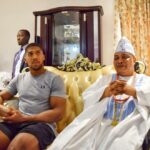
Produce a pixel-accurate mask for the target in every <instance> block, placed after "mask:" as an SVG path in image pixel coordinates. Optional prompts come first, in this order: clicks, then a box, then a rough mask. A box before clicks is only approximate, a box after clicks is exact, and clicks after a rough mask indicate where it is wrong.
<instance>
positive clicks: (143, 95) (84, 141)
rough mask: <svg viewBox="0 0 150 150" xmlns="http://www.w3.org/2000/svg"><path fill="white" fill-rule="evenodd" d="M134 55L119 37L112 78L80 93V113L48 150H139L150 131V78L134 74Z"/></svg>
mask: <svg viewBox="0 0 150 150" xmlns="http://www.w3.org/2000/svg"><path fill="white" fill-rule="evenodd" d="M135 61H136V58H135V52H134V49H133V47H132V45H131V43H130V42H129V41H128V40H127V39H126V38H125V37H123V38H122V39H121V40H120V41H119V43H118V46H117V49H116V51H115V53H114V60H113V64H114V67H115V70H116V74H112V75H108V76H104V77H100V78H99V79H98V80H97V81H96V82H95V83H94V84H93V85H92V86H91V87H89V88H88V89H87V90H85V92H84V93H83V99H84V110H83V112H82V113H81V114H80V115H79V116H78V117H77V118H76V119H75V120H74V121H73V122H72V123H71V124H70V125H69V126H68V127H66V128H65V129H64V130H63V131H62V132H61V133H60V134H59V135H58V137H57V138H56V139H55V140H54V142H53V144H52V145H51V146H50V147H49V148H48V150H139V149H141V146H142V143H143V140H144V137H145V135H146V133H147V132H148V129H149V128H150V117H149V115H150V114H149V112H150V99H149V98H150V77H148V76H146V75H144V74H136V73H135V71H134V64H135Z"/></svg>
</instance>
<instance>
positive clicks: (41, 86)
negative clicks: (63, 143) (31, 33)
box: [0, 43, 66, 150]
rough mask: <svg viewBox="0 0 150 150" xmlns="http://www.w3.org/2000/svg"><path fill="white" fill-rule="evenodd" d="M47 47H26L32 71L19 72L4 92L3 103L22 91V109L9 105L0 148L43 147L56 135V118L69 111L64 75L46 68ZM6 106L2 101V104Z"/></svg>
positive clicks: (1, 126) (0, 125) (1, 128)
mask: <svg viewBox="0 0 150 150" xmlns="http://www.w3.org/2000/svg"><path fill="white" fill-rule="evenodd" d="M44 60H45V56H44V53H43V49H42V48H41V47H40V46H39V45H38V44H36V43H31V44H29V45H28V46H27V47H26V51H25V62H26V63H27V64H28V66H29V70H30V71H29V72H27V73H22V74H19V75H18V76H17V77H15V78H14V79H13V80H12V81H11V82H10V84H9V85H8V86H7V88H6V89H5V90H4V91H2V92H1V93H0V104H2V103H3V102H4V101H5V100H8V99H10V98H12V97H13V96H14V95H16V94H17V93H18V95H19V109H18V110H15V109H12V108H8V109H7V113H5V116H2V119H3V122H2V123H0V141H1V144H0V149H23V150H29V149H32V150H39V149H41V150H43V149H45V148H46V147H47V145H49V144H50V143H52V141H53V140H54V139H55V136H56V130H55V127H54V125H55V122H57V121H59V120H60V119H61V118H62V116H63V115H64V112H65V104H66V99H65V98H66V93H65V88H64V83H63V80H62V79H61V78H60V76H58V75H56V74H54V73H52V72H48V71H46V70H45V69H44ZM0 106H2V105H0Z"/></svg>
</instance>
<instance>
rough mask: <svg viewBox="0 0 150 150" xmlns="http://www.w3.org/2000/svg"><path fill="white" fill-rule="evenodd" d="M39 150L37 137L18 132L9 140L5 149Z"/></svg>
mask: <svg viewBox="0 0 150 150" xmlns="http://www.w3.org/2000/svg"><path fill="white" fill-rule="evenodd" d="M20 149H23V150H39V149H40V148H39V142H38V140H37V138H36V137H35V136H34V135H32V134H29V133H19V134H18V135H16V136H15V138H14V139H13V140H12V141H11V143H10V144H9V146H8V149H7V150H20Z"/></svg>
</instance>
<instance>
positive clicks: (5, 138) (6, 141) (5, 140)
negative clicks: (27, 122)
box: [0, 131, 10, 150]
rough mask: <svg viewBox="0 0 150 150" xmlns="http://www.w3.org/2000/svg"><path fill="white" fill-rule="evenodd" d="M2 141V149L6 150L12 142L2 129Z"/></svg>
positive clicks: (0, 140) (0, 134)
mask: <svg viewBox="0 0 150 150" xmlns="http://www.w3.org/2000/svg"><path fill="white" fill-rule="evenodd" d="M0 143H1V144H0V150H6V149H7V147H8V145H9V143H10V139H9V138H8V136H7V135H5V134H4V133H3V132H2V131H0Z"/></svg>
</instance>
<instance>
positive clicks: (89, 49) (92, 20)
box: [33, 6, 103, 66]
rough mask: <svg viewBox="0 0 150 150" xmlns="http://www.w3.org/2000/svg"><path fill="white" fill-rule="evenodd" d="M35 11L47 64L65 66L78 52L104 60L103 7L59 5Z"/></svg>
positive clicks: (94, 58)
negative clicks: (102, 46) (102, 44)
mask: <svg viewBox="0 0 150 150" xmlns="http://www.w3.org/2000/svg"><path fill="white" fill-rule="evenodd" d="M33 14H34V15H35V42H37V43H39V44H40V45H41V46H42V47H43V48H44V50H45V54H46V61H45V65H47V66H51V65H52V66H58V65H59V66H60V65H63V64H64V63H66V62H67V61H69V60H71V59H73V58H75V57H76V56H77V54H78V53H81V54H82V55H83V56H84V57H88V58H89V59H90V60H91V61H94V62H100V63H101V16H102V15H103V9H102V7H101V6H85V7H79V6H67V7H58V8H53V9H49V10H44V11H36V12H33Z"/></svg>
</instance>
